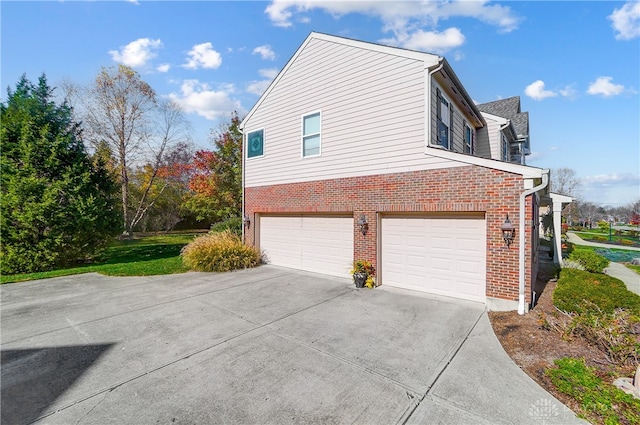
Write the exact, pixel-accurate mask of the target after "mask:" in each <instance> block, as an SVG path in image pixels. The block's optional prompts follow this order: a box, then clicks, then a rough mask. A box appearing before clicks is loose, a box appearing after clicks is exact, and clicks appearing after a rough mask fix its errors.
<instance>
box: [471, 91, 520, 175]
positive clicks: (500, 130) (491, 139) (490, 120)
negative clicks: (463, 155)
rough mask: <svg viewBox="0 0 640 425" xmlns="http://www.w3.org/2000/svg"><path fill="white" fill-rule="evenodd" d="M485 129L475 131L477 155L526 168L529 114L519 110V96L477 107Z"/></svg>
mask: <svg viewBox="0 0 640 425" xmlns="http://www.w3.org/2000/svg"><path fill="white" fill-rule="evenodd" d="M476 106H477V108H478V109H479V110H480V113H481V114H482V117H483V118H484V119H485V121H486V122H487V126H486V127H484V128H482V129H480V130H478V136H477V148H476V154H477V155H478V156H482V157H484V158H492V159H498V160H500V161H507V162H513V163H514V164H522V165H525V163H526V162H525V158H526V156H527V155H529V154H531V142H530V140H529V113H528V112H522V111H521V110H520V97H519V96H514V97H510V98H507V99H501V100H496V101H494V102H488V103H483V104H480V105H476Z"/></svg>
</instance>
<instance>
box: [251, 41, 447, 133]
mask: <svg viewBox="0 0 640 425" xmlns="http://www.w3.org/2000/svg"><path fill="white" fill-rule="evenodd" d="M314 39H316V40H324V41H329V42H332V43H338V44H342V45H345V46H352V47H357V48H360V49H366V50H371V51H374V52H380V53H385V54H388V55H394V56H400V57H404V58H409V59H415V60H418V61H422V62H424V68H425V69H428V68H431V67H433V66H435V65H437V64H438V63H439V62H440V60H441V57H440V56H437V55H433V54H430V53H424V52H417V51H414V50H407V49H401V48H399V47H390V46H383V45H381V44H375V43H369V42H366V41H360V40H354V39H351V38H344V37H337V36H335V35H329V34H323V33H318V32H311V33H310V34H309V35H308V36H307V38H306V39H305V40H304V42H303V43H302V44H301V45H300V47H298V50H296V52H295V53H294V54H293V56H291V59H289V61H288V62H287V64H286V65H285V66H284V68H282V70H281V71H280V72H279V73H278V75H277V76H276V78H274V79H273V81H272V82H271V84H269V87H267V89H266V90H265V91H264V93H263V94H262V96H260V99H258V101H257V102H256V103H255V105H253V107H252V108H251V109H250V110H249V112H248V113H247V115H246V116H245V117H244V119H243V120H242V122H241V123H240V126H239V128H240V130H244V126H245V123H246V121H247V120H249V119H250V118H251V116H252V115H253V114H254V113H255V111H256V109H258V108H259V107H260V105H261V104H262V102H264V99H266V98H267V96H269V93H271V91H272V90H273V88H274V87H275V86H276V85H277V84H278V81H280V79H281V78H282V76H283V75H284V74H286V72H287V70H288V69H289V68H290V67H291V66H292V65H293V63H294V62H295V61H296V59H297V58H298V56H299V55H300V53H301V52H302V51H303V50H304V49H305V47H307V45H308V44H309V43H310V42H311V40H314Z"/></svg>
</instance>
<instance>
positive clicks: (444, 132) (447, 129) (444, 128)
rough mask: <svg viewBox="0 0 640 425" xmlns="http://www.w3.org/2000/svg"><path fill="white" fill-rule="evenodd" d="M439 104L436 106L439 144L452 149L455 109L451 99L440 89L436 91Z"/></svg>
mask: <svg viewBox="0 0 640 425" xmlns="http://www.w3.org/2000/svg"><path fill="white" fill-rule="evenodd" d="M436 93H437V97H438V104H437V107H436V112H437V121H438V127H437V128H438V135H437V142H438V145H440V146H442V147H444V148H446V149H451V123H452V122H453V109H452V108H451V105H450V103H449V101H448V100H447V99H446V98H445V97H444V96H442V92H441V91H440V89H437V91H436Z"/></svg>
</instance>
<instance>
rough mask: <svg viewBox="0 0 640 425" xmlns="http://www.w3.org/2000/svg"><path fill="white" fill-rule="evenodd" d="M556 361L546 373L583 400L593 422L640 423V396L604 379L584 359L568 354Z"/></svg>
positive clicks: (554, 383) (575, 396)
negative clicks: (636, 397) (639, 397)
mask: <svg viewBox="0 0 640 425" xmlns="http://www.w3.org/2000/svg"><path fill="white" fill-rule="evenodd" d="M555 364H556V368H552V369H548V370H547V371H546V374H547V375H548V376H549V377H550V378H551V381H552V382H553V385H555V386H556V388H557V389H558V391H560V392H562V393H564V394H567V395H569V396H571V397H573V398H575V399H576V400H577V401H578V402H579V404H580V410H581V413H583V414H584V416H585V417H586V419H588V420H589V421H590V422H591V423H604V424H619V423H635V424H637V423H640V413H638V412H640V400H638V399H635V398H633V396H632V395H630V394H625V393H624V392H623V391H621V390H619V389H618V388H616V387H614V386H613V385H611V384H609V383H607V382H605V381H603V380H602V379H601V378H600V377H598V375H596V372H595V369H594V368H591V367H588V366H587V365H586V364H585V361H584V359H573V358H564V359H559V360H556V361H555Z"/></svg>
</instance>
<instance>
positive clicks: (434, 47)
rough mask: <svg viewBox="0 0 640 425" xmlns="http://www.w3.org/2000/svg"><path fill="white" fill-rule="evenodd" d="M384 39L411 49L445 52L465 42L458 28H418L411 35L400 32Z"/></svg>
mask: <svg viewBox="0 0 640 425" xmlns="http://www.w3.org/2000/svg"><path fill="white" fill-rule="evenodd" d="M384 41H387V42H389V44H394V45H400V46H402V47H404V48H407V49H411V50H421V51H427V52H433V53H444V52H446V51H448V50H450V49H453V48H456V47H459V46H461V45H462V44H464V35H463V34H462V32H460V30H459V29H458V28H448V29H446V30H445V31H443V32H437V31H423V30H416V31H415V32H413V33H412V34H410V35H409V34H406V33H405V34H399V35H398V36H396V38H390V39H386V40H384Z"/></svg>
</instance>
